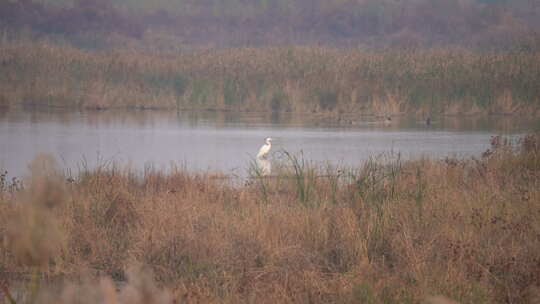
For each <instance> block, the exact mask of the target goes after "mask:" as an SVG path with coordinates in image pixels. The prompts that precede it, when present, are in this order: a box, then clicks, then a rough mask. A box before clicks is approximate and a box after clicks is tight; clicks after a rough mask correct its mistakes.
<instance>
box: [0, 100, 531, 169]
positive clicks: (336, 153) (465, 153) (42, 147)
mask: <svg viewBox="0 0 540 304" xmlns="http://www.w3.org/2000/svg"><path fill="white" fill-rule="evenodd" d="M539 125H540V124H539V122H538V120H528V121H526V120H523V119H517V118H516V117H513V118H512V117H476V118H475V117H469V118H457V117H453V118H449V117H446V118H438V117H434V118H433V123H432V124H431V125H430V126H427V125H426V124H425V123H424V122H423V121H419V120H417V119H414V118H404V117H394V118H393V119H392V123H391V124H385V123H383V122H382V120H381V119H377V118H374V117H364V118H358V119H354V120H353V121H348V122H345V123H343V122H342V123H338V122H337V120H333V119H331V118H327V117H315V116H309V115H270V114H249V113H218V112H180V113H175V112H165V111H163V112H162V111H135V110H132V111H127V110H126V111H82V112H81V111H68V110H58V109H17V110H13V109H12V110H1V109H0V170H7V171H8V173H9V176H11V177H12V176H17V177H22V176H24V175H26V174H27V167H28V164H29V162H30V161H31V160H32V159H33V158H34V157H35V156H36V155H37V154H39V153H50V154H52V155H53V156H54V157H55V158H56V159H57V160H58V163H59V165H60V167H61V168H62V169H64V170H66V172H68V173H71V174H73V175H77V173H78V171H79V170H81V169H82V168H84V167H88V168H94V167H95V166H97V165H103V164H111V163H114V164H116V165H119V166H129V167H132V168H136V169H144V168H145V167H146V168H147V167H153V168H155V169H168V168H171V166H172V165H175V166H179V167H184V168H186V169H187V170H190V171H220V172H223V173H225V174H228V175H236V176H246V174H247V170H248V168H249V167H250V165H251V164H252V163H253V160H254V157H255V155H256V153H257V151H258V150H259V148H260V146H261V145H262V144H263V143H264V138H266V137H272V138H273V139H274V141H273V146H272V151H273V154H272V161H274V162H275V161H278V160H279V158H280V156H279V155H280V153H279V151H282V150H286V151H289V152H291V153H294V154H299V153H303V157H304V159H306V160H308V161H310V162H313V163H316V164H318V163H321V164H327V163H329V164H331V165H334V166H359V165H361V164H362V162H363V161H365V160H366V159H368V158H370V157H378V156H380V155H381V154H388V153H391V152H393V153H394V155H395V154H396V153H400V155H401V157H402V158H405V159H409V158H419V157H422V156H429V157H434V158H444V157H447V156H455V157H470V156H479V155H480V154H481V153H482V152H483V151H485V150H486V149H488V148H489V139H490V137H491V136H493V135H497V134H504V135H520V134H524V133H526V132H529V131H531V130H538V129H539Z"/></svg>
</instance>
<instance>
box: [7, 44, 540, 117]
mask: <svg viewBox="0 0 540 304" xmlns="http://www.w3.org/2000/svg"><path fill="white" fill-rule="evenodd" d="M0 64H1V69H2V73H0V92H1V93H0V106H3V107H9V106H16V105H39V106H61V107H78V108H93V109H106V108H141V109H152V108H167V109H177V110H183V109H210V110H234V111H273V112H304V113H305V112H309V113H313V112H315V113H330V114H335V115H342V116H347V115H350V114H355V115H357V114H359V115H361V114H384V115H389V114H401V113H418V114H422V115H424V116H427V115H434V114H471V113H488V114H509V113H519V114H528V115H538V113H540V111H538V109H539V107H540V106H539V105H540V100H539V98H540V97H539V96H540V87H539V86H538V83H540V53H539V52H538V51H537V50H521V51H514V52H479V51H478V52H476V51H471V50H464V49H430V50H418V49H403V50H383V51H366V50H359V49H334V48H326V47H267V48H237V49H222V50H198V51H193V52H181V53H174V54H171V53H169V54H157V53H147V52H142V51H135V50H112V51H84V50H80V49H75V48H72V47H69V46H65V45H64V46H62V45H58V44H53V43H47V42H17V43H7V44H6V43H5V44H0ZM345 118H346V117H345Z"/></svg>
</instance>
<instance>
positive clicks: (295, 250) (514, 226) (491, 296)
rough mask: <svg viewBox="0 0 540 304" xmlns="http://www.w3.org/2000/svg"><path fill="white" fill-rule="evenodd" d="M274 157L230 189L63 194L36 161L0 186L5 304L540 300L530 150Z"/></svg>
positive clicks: (185, 182) (539, 147)
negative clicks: (448, 155)
mask: <svg viewBox="0 0 540 304" xmlns="http://www.w3.org/2000/svg"><path fill="white" fill-rule="evenodd" d="M286 156H287V157H286V158H285V160H284V161H283V163H282V164H281V166H278V167H279V168H280V169H278V173H277V176H273V177H271V178H253V179H249V180H247V181H246V183H245V184H240V185H238V184H234V183H231V182H230V180H229V179H226V178H222V176H220V175H219V174H209V173H205V174H196V173H187V172H185V171H182V170H180V169H179V170H173V171H172V172H170V173H167V174H165V173H162V172H158V171H153V170H146V171H144V172H134V171H133V170H129V169H120V168H116V167H112V166H102V167H98V168H96V169H93V170H86V171H83V172H81V173H80V175H78V176H76V177H73V178H72V179H69V180H67V181H66V177H65V176H64V175H63V174H62V173H60V172H59V171H60V170H59V169H58V167H57V166H56V165H55V164H54V159H52V157H50V156H46V155H45V156H40V157H38V158H37V159H36V160H34V161H33V163H32V164H31V166H30V167H31V169H32V175H31V177H29V178H27V179H25V180H24V181H23V182H20V181H13V180H11V179H8V178H4V179H2V180H1V181H2V185H1V187H0V190H1V192H0V235H1V236H2V238H3V239H4V241H3V242H1V243H0V249H1V250H0V252H1V257H0V271H1V272H2V282H0V283H2V284H0V285H1V286H2V290H3V294H4V299H10V301H11V300H12V303H29V302H32V303H75V302H76V303H150V302H155V303H173V302H175V303H252V302H258V303H281V302H309V303H418V302H419V301H421V300H422V299H425V300H426V303H451V302H449V301H450V300H448V299H453V300H455V301H459V302H460V303H533V302H534V301H536V300H538V299H539V297H540V290H539V288H540V272H539V271H538V270H539V269H540V256H539V254H538V253H539V252H540V237H539V236H540V204H539V203H540V135H538V134H536V135H529V136H526V137H524V138H523V139H521V141H520V142H519V143H518V144H517V145H515V143H512V142H510V141H509V140H507V139H504V138H501V137H495V138H493V140H492V148H491V149H490V150H488V151H486V153H484V155H483V156H482V157H481V158H473V159H465V160H462V159H444V160H433V159H421V160H417V161H402V160H400V159H399V158H394V159H392V160H388V161H385V162H380V161H378V160H376V159H373V160H371V161H366V162H365V163H363V164H362V165H361V166H359V167H358V168H348V169H347V168H345V169H344V168H342V169H332V168H321V167H314V166H311V165H309V162H307V161H305V160H303V159H302V158H301V155H300V156H299V155H291V154H287V155H286ZM17 286H18V287H17ZM21 286H22V287H21ZM21 290H23V291H21ZM17 294H18V295H19V297H18V298H17ZM21 294H22V295H21ZM431 296H435V297H431ZM443 300H444V301H448V302H441V301H443ZM430 301H431V302H430ZM437 301H439V302H437Z"/></svg>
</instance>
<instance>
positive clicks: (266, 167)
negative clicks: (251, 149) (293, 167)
mask: <svg viewBox="0 0 540 304" xmlns="http://www.w3.org/2000/svg"><path fill="white" fill-rule="evenodd" d="M271 148H272V138H270V137H267V138H266V139H265V144H264V145H263V146H262V147H261V148H260V149H259V153H257V158H256V162H257V167H258V168H259V170H260V172H261V175H262V176H266V175H270V172H271V171H272V165H271V164H270V161H269V160H268V159H267V155H268V152H270V149H271Z"/></svg>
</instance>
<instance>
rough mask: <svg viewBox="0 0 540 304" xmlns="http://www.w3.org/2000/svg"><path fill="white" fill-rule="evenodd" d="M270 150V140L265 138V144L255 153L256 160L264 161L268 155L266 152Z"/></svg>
mask: <svg viewBox="0 0 540 304" xmlns="http://www.w3.org/2000/svg"><path fill="white" fill-rule="evenodd" d="M271 148H272V138H270V137H267V138H266V139H265V144H264V145H262V147H261V148H260V149H259V153H257V158H258V159H266V156H267V155H268V152H270V149H271Z"/></svg>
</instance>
